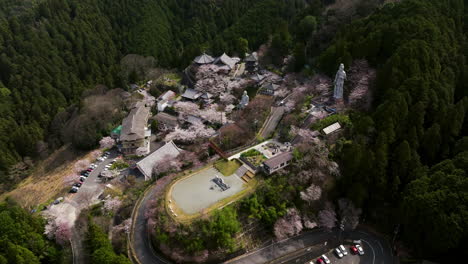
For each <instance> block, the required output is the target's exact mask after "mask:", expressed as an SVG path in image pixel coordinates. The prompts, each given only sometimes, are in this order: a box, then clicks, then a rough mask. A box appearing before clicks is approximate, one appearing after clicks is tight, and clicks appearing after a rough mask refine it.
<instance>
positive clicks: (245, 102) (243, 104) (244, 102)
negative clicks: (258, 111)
mask: <svg viewBox="0 0 468 264" xmlns="http://www.w3.org/2000/svg"><path fill="white" fill-rule="evenodd" d="M249 101H250V98H249V95H248V94H247V91H244V94H243V95H242V98H241V101H240V104H239V108H245V107H246V106H248V105H249Z"/></svg>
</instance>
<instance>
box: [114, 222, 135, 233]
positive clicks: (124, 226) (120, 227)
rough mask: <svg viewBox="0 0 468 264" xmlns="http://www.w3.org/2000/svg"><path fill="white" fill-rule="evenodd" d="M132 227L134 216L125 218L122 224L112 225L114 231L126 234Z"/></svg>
mask: <svg viewBox="0 0 468 264" xmlns="http://www.w3.org/2000/svg"><path fill="white" fill-rule="evenodd" d="M131 227H132V218H128V219H126V220H124V221H123V222H122V223H121V224H120V225H116V226H114V227H112V232H117V233H118V232H122V231H123V232H125V233H126V234H128V233H130V228H131Z"/></svg>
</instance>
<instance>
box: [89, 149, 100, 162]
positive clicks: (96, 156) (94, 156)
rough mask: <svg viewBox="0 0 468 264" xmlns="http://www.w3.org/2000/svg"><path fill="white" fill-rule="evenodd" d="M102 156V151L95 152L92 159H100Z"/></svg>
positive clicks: (92, 153)
mask: <svg viewBox="0 0 468 264" xmlns="http://www.w3.org/2000/svg"><path fill="white" fill-rule="evenodd" d="M101 155H102V151H100V150H94V151H93V152H91V158H92V159H93V160H95V159H97V158H99V157H100V156H101Z"/></svg>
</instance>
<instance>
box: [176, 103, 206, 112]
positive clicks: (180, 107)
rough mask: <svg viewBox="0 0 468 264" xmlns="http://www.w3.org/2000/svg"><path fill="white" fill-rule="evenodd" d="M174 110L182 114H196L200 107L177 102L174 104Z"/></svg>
mask: <svg viewBox="0 0 468 264" xmlns="http://www.w3.org/2000/svg"><path fill="white" fill-rule="evenodd" d="M174 109H175V110H177V111H178V112H180V113H184V114H194V113H195V114H196V113H198V110H199V109H200V107H199V106H198V105H197V104H195V103H192V102H183V101H178V102H176V103H175V104H174Z"/></svg>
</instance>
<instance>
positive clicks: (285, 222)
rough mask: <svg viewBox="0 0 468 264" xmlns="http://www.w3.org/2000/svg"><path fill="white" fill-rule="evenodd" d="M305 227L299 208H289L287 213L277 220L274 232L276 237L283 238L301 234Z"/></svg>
mask: <svg viewBox="0 0 468 264" xmlns="http://www.w3.org/2000/svg"><path fill="white" fill-rule="evenodd" d="M303 228H304V226H303V225H302V221H301V215H300V214H299V212H298V211H297V209H296V208H289V209H288V211H287V213H286V215H285V216H283V217H282V218H280V219H278V220H277V221H276V223H275V226H274V232H275V236H276V238H277V239H278V240H282V239H285V238H288V237H291V236H294V235H297V234H299V233H300V232H301V231H302V229H303Z"/></svg>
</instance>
